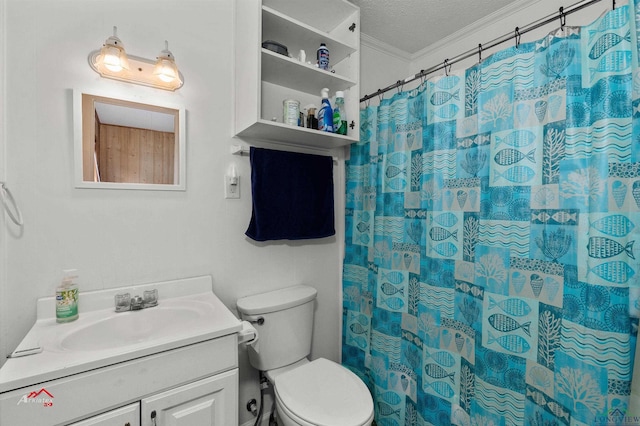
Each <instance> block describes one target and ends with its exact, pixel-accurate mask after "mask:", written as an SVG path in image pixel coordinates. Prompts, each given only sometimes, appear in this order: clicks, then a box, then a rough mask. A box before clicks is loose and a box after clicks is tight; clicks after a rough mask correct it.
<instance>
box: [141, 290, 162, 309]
mask: <svg viewBox="0 0 640 426" xmlns="http://www.w3.org/2000/svg"><path fill="white" fill-rule="evenodd" d="M142 296H143V301H142V303H143V304H144V307H145V308H150V307H152V306H158V289H155V288H154V289H153V290H145V291H144V292H143V293H142Z"/></svg>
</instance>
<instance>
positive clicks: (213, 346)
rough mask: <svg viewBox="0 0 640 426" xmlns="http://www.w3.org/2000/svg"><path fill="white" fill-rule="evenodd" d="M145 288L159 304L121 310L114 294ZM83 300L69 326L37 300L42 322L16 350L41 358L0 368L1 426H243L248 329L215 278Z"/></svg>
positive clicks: (50, 304)
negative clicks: (242, 351)
mask: <svg viewBox="0 0 640 426" xmlns="http://www.w3.org/2000/svg"><path fill="white" fill-rule="evenodd" d="M147 290H157V292H158V294H159V304H158V306H156V307H149V308H145V309H141V310H139V311H135V312H122V313H115V312H114V311H115V309H114V307H113V304H114V297H115V296H116V295H118V294H123V293H130V294H133V295H136V294H144V292H145V291H147ZM80 299H81V300H83V303H84V304H83V306H84V307H85V308H84V310H83V311H82V312H81V314H80V318H79V319H78V320H76V321H74V322H71V323H67V324H58V323H57V322H56V320H55V317H51V313H52V312H53V313H55V309H54V308H55V298H53V297H50V298H43V299H40V300H39V301H38V308H37V311H38V315H39V316H40V315H41V314H42V317H41V318H39V319H38V321H36V324H35V325H34V326H33V327H32V329H31V330H30V331H29V333H28V334H27V336H26V337H25V338H24V339H23V341H22V342H21V344H20V345H19V347H18V349H16V351H18V352H17V353H20V352H19V351H20V350H23V348H33V347H35V345H37V344H39V345H41V352H39V353H36V354H33V355H28V356H17V357H13V358H10V359H9V360H7V362H6V363H5V364H4V365H3V367H2V369H0V425H2V426H5V425H6V426H14V425H15V426H22V425H25V426H26V425H34V426H35V425H37V426H69V425H70V426H90V425H91V426H98V425H99V426H126V425H129V426H187V425H189V426H192V425H197V426H209V425H212V426H213V425H215V426H231V425H237V424H238V335H237V333H238V332H239V331H240V330H241V328H242V326H241V323H240V321H239V320H238V319H237V318H236V317H235V316H234V315H233V313H232V312H231V311H230V310H229V309H228V308H227V307H226V306H225V305H224V304H223V303H222V302H221V301H220V299H218V298H217V297H216V296H215V294H213V292H212V278H211V277H210V276H204V277H193V278H185V279H181V280H176V281H166V282H160V283H151V284H143V285H138V286H135V287H127V288H119V289H109V290H101V291H96V292H89V293H81V294H80ZM90 308H94V309H93V310H92V309H90ZM141 330H142V331H141Z"/></svg>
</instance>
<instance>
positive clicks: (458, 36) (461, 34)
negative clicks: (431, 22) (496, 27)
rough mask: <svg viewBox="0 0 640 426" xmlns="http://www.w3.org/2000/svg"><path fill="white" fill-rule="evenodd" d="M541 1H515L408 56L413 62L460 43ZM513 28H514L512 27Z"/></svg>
mask: <svg viewBox="0 0 640 426" xmlns="http://www.w3.org/2000/svg"><path fill="white" fill-rule="evenodd" d="M540 1H542V0H517V1H514V2H513V3H511V4H509V5H508V6H505V7H503V8H501V9H498V10H496V11H495V12H493V13H491V14H489V15H487V16H485V17H483V18H482V19H479V20H477V21H475V22H474V23H472V24H470V25H467V26H466V27H463V28H460V29H459V30H458V31H456V32H455V33H453V34H451V35H449V36H447V37H445V38H443V39H441V40H439V41H438V42H436V43H433V44H431V45H429V46H427V47H425V48H424V49H422V50H419V51H417V52H416V53H414V54H412V55H410V56H411V60H412V61H415V60H418V59H420V58H422V57H424V56H428V55H429V54H431V53H433V52H435V51H437V50H439V49H442V48H443V47H445V46H447V45H450V44H452V43H454V42H456V41H460V40H462V39H465V38H467V37H469V34H474V33H478V32H480V31H482V29H483V28H485V27H487V26H489V25H491V24H494V23H495V22H499V21H501V20H502V19H505V18H508V17H509V16H511V15H513V14H514V13H517V12H519V11H521V10H523V9H525V8H528V7H531V6H533V5H535V4H536V3H539V2H540ZM514 28H515V27H514Z"/></svg>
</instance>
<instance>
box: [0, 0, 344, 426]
mask: <svg viewBox="0 0 640 426" xmlns="http://www.w3.org/2000/svg"><path fill="white" fill-rule="evenodd" d="M233 1H234V0H208V1H206V0H154V1H151V0H148V1H147V0H138V1H124V0H122V1H115V0H64V1H62V0H55V1H52V0H2V3H0V5H1V6H0V18H1V17H2V13H1V12H2V10H3V8H4V13H5V14H6V26H5V25H2V28H1V29H0V31H5V30H6V36H7V40H6V52H5V54H6V55H5V57H6V61H5V67H4V68H5V69H4V71H5V73H3V74H4V75H5V78H6V83H5V85H4V88H5V95H6V96H3V97H2V99H4V102H3V103H2V104H0V109H1V108H3V107H5V108H6V121H5V124H6V126H3V127H2V128H3V129H5V130H4V132H5V133H6V149H5V151H6V168H7V170H6V179H7V182H8V184H9V187H10V188H11V189H12V192H13V193H14V195H15V198H16V200H17V202H18V203H19V205H20V208H21V209H22V212H23V214H24V222H25V224H24V227H23V228H18V227H15V226H12V225H11V224H10V223H8V222H9V221H3V220H2V219H0V225H1V226H2V230H0V239H1V243H2V245H0V271H1V273H0V285H1V286H2V287H1V288H2V291H1V292H0V296H2V297H0V312H2V317H0V320H3V321H2V324H1V325H0V354H6V353H8V352H10V351H12V350H13V349H14V348H15V347H16V345H17V344H18V343H19V342H20V340H21V339H22V337H23V336H24V335H25V334H26V332H27V331H28V330H29V328H30V327H31V326H32V324H33V323H34V321H35V315H36V311H35V306H36V299H37V298H39V297H44V296H50V295H53V294H54V293H53V292H54V288H55V286H56V285H57V284H58V280H59V279H60V274H61V270H62V269H67V268H77V269H78V270H79V272H80V283H81V291H89V290H99V289H104V288H113V287H119V286H123V285H131V284H135V283H144V282H152V281H158V280H166V279H175V278H180V277H188V276H194V275H201V274H210V275H212V276H213V280H214V291H215V292H216V294H217V295H218V296H219V297H220V298H221V299H222V300H223V302H225V303H226V304H227V305H228V306H229V307H230V308H232V309H233V310H234V312H235V300H236V299H238V298H239V297H242V296H246V295H250V294H255V293H258V292H263V291H268V290H271V289H276V288H281V287H285V286H290V285H294V284H298V283H306V284H310V285H312V286H314V287H316V288H317V289H318V292H319V294H318V303H317V310H316V323H315V330H314V342H313V349H312V350H313V352H312V356H313V357H319V356H322V357H327V358H330V359H334V360H337V359H338V358H339V352H340V347H339V335H340V330H339V326H340V324H339V322H340V318H341V307H340V299H339V295H340V294H341V282H340V279H341V278H340V277H341V265H342V253H343V248H342V247H343V235H344V229H343V228H344V225H343V223H344V213H343V212H344V202H343V198H344V195H343V194H344V184H343V183H342V182H343V180H344V178H343V172H342V167H343V162H342V161H340V162H339V164H338V165H337V166H336V167H335V168H334V170H335V181H336V188H335V193H336V225H337V231H338V234H337V235H336V236H335V237H334V238H326V239H322V240H313V241H307V242H278V243H255V242H252V241H251V240H249V239H248V238H247V237H245V236H244V231H245V230H246V227H247V225H248V223H249V219H250V215H251V196H250V193H251V189H250V167H249V159H248V157H238V156H232V155H230V153H229V146H230V145H231V144H237V143H238V141H237V140H236V139H233V138H232V137H231V131H232V120H233V117H232V111H233V108H232V102H233V98H232V93H233V92H232V79H233V60H232V59H233V56H232V55H233V50H232V49H233V47H232V40H231V39H230V35H231V34H233V31H232V22H233V14H232V13H233ZM5 3H6V4H5ZM0 22H1V21H0ZM113 25H117V26H118V35H119V37H120V38H121V39H122V41H123V44H124V46H125V48H126V49H127V51H128V52H129V53H130V54H133V55H137V56H144V57H148V58H154V57H155V56H156V55H157V54H158V53H159V52H160V50H162V49H163V48H164V40H168V41H169V47H170V49H171V50H172V52H173V53H174V55H175V57H176V59H177V63H178V65H179V67H180V69H181V71H182V73H183V75H184V77H185V85H184V87H183V88H182V89H180V90H179V91H177V92H175V93H170V92H164V91H160V90H154V89H150V88H146V87H142V86H135V85H131V84H128V83H122V82H116V81H113V80H107V79H103V78H101V77H99V76H98V75H97V74H96V73H95V72H93V71H92V70H91V68H90V67H89V65H88V63H87V56H88V54H89V52H90V51H92V50H95V49H97V48H99V47H100V46H101V45H102V43H103V42H104V40H105V39H106V38H107V37H108V36H110V35H111V33H112V26H113ZM0 64H1V63H0ZM74 88H84V89H93V90H99V91H101V92H104V91H109V92H110V93H113V94H114V95H118V94H124V93H126V94H127V95H128V96H139V97H141V98H145V99H149V98H151V99H157V100H162V101H165V102H167V103H173V104H175V103H181V104H183V105H184V106H185V108H186V110H187V114H186V115H187V127H186V135H187V190H186V191H185V192H160V191H125V190H94V189H75V188H74V186H73V174H72V169H73V150H72V149H73V126H72V117H73V116H72V92H71V90H72V89H74ZM1 90H2V85H0V94H2V91H1ZM0 124H1V122H0ZM1 148H2V139H1V138H0V153H1V152H2V150H1ZM332 154H333V155H338V156H343V152H342V151H340V152H337V153H336V152H333V153H332ZM3 158H4V156H3ZM231 163H235V164H236V167H237V170H238V172H239V174H240V182H241V199H240V200H225V199H224V194H223V176H224V173H225V172H226V171H227V169H228V167H229V165H230V164H231ZM0 172H2V162H1V161H0ZM0 177H2V174H1V173H0ZM5 244H6V256H3V252H4V251H3V249H2V247H4V245H5ZM5 275H6V279H5ZM80 309H82V300H80ZM2 358H4V357H2ZM3 361H4V359H2V361H0V362H3ZM250 398H256V399H259V393H258V385H257V372H256V371H255V370H253V369H251V368H250V367H249V366H248V362H247V357H246V353H244V352H241V384H240V408H239V409H240V421H241V423H242V422H246V421H247V420H250V419H251V418H252V416H251V414H250V413H248V412H247V411H246V410H245V408H244V406H245V404H246V401H248V400H249V399H250ZM269 407H270V406H268V407H267V408H269Z"/></svg>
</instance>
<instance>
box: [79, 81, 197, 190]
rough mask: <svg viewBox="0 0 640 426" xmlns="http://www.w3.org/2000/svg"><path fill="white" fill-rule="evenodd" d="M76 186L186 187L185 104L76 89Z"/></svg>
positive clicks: (118, 187)
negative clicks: (141, 100)
mask: <svg viewBox="0 0 640 426" xmlns="http://www.w3.org/2000/svg"><path fill="white" fill-rule="evenodd" d="M74 120H75V122H74V128H75V180H76V187H77V188H112V189H147V190H184V189H185V152H186V149H185V145H186V141H185V137H184V134H185V132H184V127H185V121H184V108H179V107H175V106H169V105H162V104H159V103H156V102H154V103H142V102H140V101H138V100H132V99H125V98H123V97H118V98H113V97H107V96H102V95H96V94H92V93H87V92H82V91H78V90H76V91H74Z"/></svg>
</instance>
